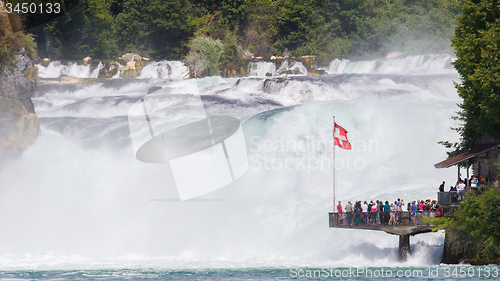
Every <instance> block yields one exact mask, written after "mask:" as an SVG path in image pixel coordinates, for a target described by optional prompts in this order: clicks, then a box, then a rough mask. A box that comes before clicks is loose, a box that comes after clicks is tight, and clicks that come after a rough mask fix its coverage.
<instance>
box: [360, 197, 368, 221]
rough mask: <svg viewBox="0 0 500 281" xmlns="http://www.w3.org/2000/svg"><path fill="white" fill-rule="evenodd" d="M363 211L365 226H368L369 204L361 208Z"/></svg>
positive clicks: (364, 204)
mask: <svg viewBox="0 0 500 281" xmlns="http://www.w3.org/2000/svg"><path fill="white" fill-rule="evenodd" d="M361 210H363V219H362V220H363V224H367V219H368V203H366V201H365V203H363V206H361Z"/></svg>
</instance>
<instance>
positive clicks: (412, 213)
mask: <svg viewBox="0 0 500 281" xmlns="http://www.w3.org/2000/svg"><path fill="white" fill-rule="evenodd" d="M416 215H417V205H415V201H413V204H411V211H410V217H411V219H412V220H413V224H415V216H416Z"/></svg>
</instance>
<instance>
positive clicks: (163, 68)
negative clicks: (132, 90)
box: [138, 61, 189, 79]
mask: <svg viewBox="0 0 500 281" xmlns="http://www.w3.org/2000/svg"><path fill="white" fill-rule="evenodd" d="M188 77H189V70H188V68H187V67H186V66H185V65H184V63H182V62H180V61H159V62H155V61H153V62H148V64H147V65H146V66H145V67H144V68H143V69H142V71H141V75H140V76H139V77H138V78H173V79H175V78H188Z"/></svg>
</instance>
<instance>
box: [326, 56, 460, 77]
mask: <svg viewBox="0 0 500 281" xmlns="http://www.w3.org/2000/svg"><path fill="white" fill-rule="evenodd" d="M453 61H455V58H453V57H452V56H450V55H448V54H428V55H413V56H404V57H395V58H390V59H372V60H350V59H334V60H333V61H332V62H330V65H329V67H328V68H326V69H325V71H326V72H327V73H329V74H342V73H357V74H367V73H379V74H411V73H416V74H423V73H427V74H429V73H444V72H450V71H453V69H452V66H451V62H453Z"/></svg>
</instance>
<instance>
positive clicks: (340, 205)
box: [337, 201, 344, 224]
mask: <svg viewBox="0 0 500 281" xmlns="http://www.w3.org/2000/svg"><path fill="white" fill-rule="evenodd" d="M337 213H338V215H337V216H338V217H337V218H338V221H339V224H344V219H343V216H344V211H342V203H341V202H340V201H339V204H338V205H337Z"/></svg>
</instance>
